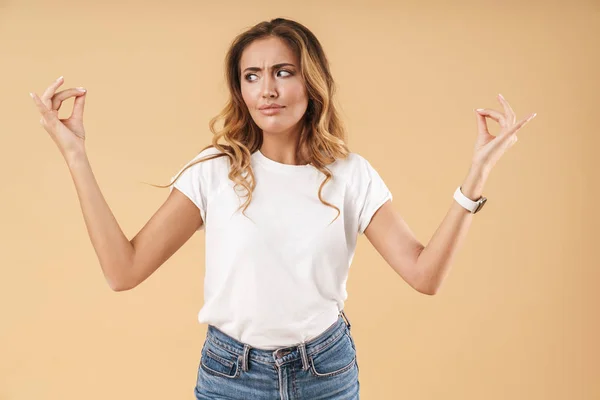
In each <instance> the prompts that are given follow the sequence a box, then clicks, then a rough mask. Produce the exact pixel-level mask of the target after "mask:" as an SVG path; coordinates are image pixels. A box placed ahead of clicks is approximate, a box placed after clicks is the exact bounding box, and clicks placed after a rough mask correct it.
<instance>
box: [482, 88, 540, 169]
mask: <svg viewBox="0 0 600 400" xmlns="http://www.w3.org/2000/svg"><path fill="white" fill-rule="evenodd" d="M498 101H499V102H500V104H502V106H503V107H504V113H501V112H500V111H496V110H492V109H488V108H478V109H477V110H475V112H476V113H477V127H478V131H479V133H478V135H477V141H476V143H475V153H474V154H473V161H472V163H473V166H474V167H478V168H483V169H484V170H486V171H489V170H490V169H491V168H492V167H493V166H494V165H495V164H496V162H497V161H498V160H499V159H500V157H502V155H503V154H504V152H505V151H506V150H507V149H509V148H510V147H512V145H513V144H515V142H516V141H517V131H518V130H519V129H521V127H522V126H523V125H525V124H526V123H527V122H529V121H531V119H532V118H533V117H535V116H536V115H537V114H536V113H533V114H531V115H528V116H527V117H526V118H524V119H522V120H521V121H519V122H517V123H515V121H516V117H515V113H514V112H513V110H512V108H510V105H509V104H508V102H507V101H506V100H505V99H504V98H503V97H502V95H498ZM486 117H488V118H491V119H493V120H494V121H496V122H498V123H499V124H500V128H501V129H500V132H499V133H498V135H497V136H492V135H490V133H489V131H488V127H487V123H486Z"/></svg>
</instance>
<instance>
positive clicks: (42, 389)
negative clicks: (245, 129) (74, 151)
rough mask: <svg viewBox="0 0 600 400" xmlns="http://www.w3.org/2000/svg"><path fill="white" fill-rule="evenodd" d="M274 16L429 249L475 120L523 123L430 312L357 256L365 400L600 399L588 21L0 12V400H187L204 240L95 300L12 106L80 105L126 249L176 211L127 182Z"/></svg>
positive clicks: (155, 172)
mask: <svg viewBox="0 0 600 400" xmlns="http://www.w3.org/2000/svg"><path fill="white" fill-rule="evenodd" d="M276 17H285V18H291V19H294V20H296V21H298V22H301V23H303V24H305V25H306V26H307V27H308V28H309V29H311V30H312V31H313V32H314V33H315V34H316V36H317V37H318V38H319V40H320V41H321V43H322V45H323V47H324V49H325V52H326V54H327V56H328V57H329V60H330V63H331V70H332V73H333V76H334V79H335V80H336V82H337V85H338V96H337V98H336V102H337V104H338V105H339V107H340V110H341V113H342V117H343V119H344V122H345V123H346V126H347V127H348V132H349V146H350V149H351V151H354V152H357V153H359V154H361V155H362V156H364V157H365V158H366V159H367V160H369V161H370V162H371V164H372V165H373V166H374V167H375V168H376V169H377V171H378V172H379V173H380V175H381V176H382V177H383V179H384V180H385V182H386V183H387V184H388V186H389V187H390V189H391V191H392V193H393V195H394V200H393V205H394V208H395V209H396V210H398V212H400V213H401V215H402V216H403V217H404V219H405V220H406V221H407V223H408V224H409V226H410V227H411V229H412V230H413V231H414V233H415V234H416V235H417V236H418V238H419V240H421V242H422V243H424V244H427V242H428V240H429V239H430V237H431V235H432V234H433V233H434V232H435V230H436V229H437V227H438V226H439V224H440V223H441V221H442V219H443V217H444V216H445V215H446V212H447V211H448V209H449V207H450V206H451V205H452V202H453V201H454V200H453V199H452V194H453V192H454V190H455V189H456V187H458V185H459V184H461V183H462V182H463V180H464V178H465V176H466V174H467V171H468V168H469V166H470V161H471V156H472V152H473V145H474V143H475V138H476V134H477V133H476V132H477V125H476V117H475V114H474V112H473V108H480V107H481V108H495V109H497V110H502V108H501V105H500V103H499V102H498V101H497V100H496V95H497V94H498V93H502V94H503V95H504V97H505V98H506V99H507V100H508V102H509V103H510V104H511V106H512V107H513V109H514V110H515V112H516V114H517V118H518V119H521V118H523V117H524V116H526V115H527V114H529V113H531V112H537V113H538V115H537V117H536V118H534V119H533V120H532V121H531V122H530V123H529V124H527V125H526V126H525V127H524V128H523V129H522V130H521V131H520V132H519V134H518V137H519V141H518V143H517V144H515V146H513V147H512V148H511V149H509V150H508V152H507V153H506V154H505V155H504V157H503V158H502V159H501V160H500V161H499V162H498V164H496V166H495V168H494V169H493V170H492V173H491V174H490V176H489V179H488V180H487V183H486V185H485V187H484V195H485V196H486V197H488V203H487V204H486V206H485V208H484V209H483V210H482V211H481V212H480V213H478V214H476V215H474V216H473V217H474V221H473V223H472V225H471V229H470V231H469V233H468V235H467V237H466V240H465V242H464V246H463V247H462V248H461V249H460V250H459V253H458V254H457V257H456V259H455V262H454V263H453V265H452V268H451V271H450V274H449V276H448V278H447V279H446V280H445V281H444V283H443V285H442V287H441V290H440V291H439V292H438V294H437V295H435V296H426V295H423V294H420V293H418V292H417V291H415V290H414V289H412V288H411V287H410V286H409V285H408V284H406V283H405V282H404V281H403V280H402V279H401V277H400V276H398V275H397V274H396V273H395V272H394V271H393V270H392V269H391V268H390V267H389V266H388V265H387V264H386V262H385V261H384V260H383V258H381V256H380V255H379V254H378V253H377V252H376V250H375V249H374V248H373V247H372V245H371V244H370V242H369V241H368V239H366V237H365V236H363V237H361V238H360V239H359V243H358V246H357V250H356V256H355V258H354V262H353V264H352V267H351V269H350V278H349V282H348V293H349V298H348V300H347V302H346V312H347V315H348V318H349V319H350V321H351V323H352V332H353V335H354V337H355V340H356V344H357V352H358V362H359V366H360V383H361V398H363V399H366V400H371V399H377V400H378V399H415V400H416V399H419V400H429V399H431V400H433V399H436V400H437V399H442V398H443V399H461V400H465V399H487V400H496V399H497V400H500V399H502V400H504V399H527V400H534V399H543V400H554V399H586V400H592V399H598V398H600V381H599V380H598V379H597V378H598V374H599V367H600V365H599V364H600V345H599V344H598V337H600V316H599V312H598V303H599V300H600V295H599V294H598V291H597V286H598V282H599V281H600V262H599V259H598V251H597V249H598V245H597V243H596V242H597V240H598V239H599V236H600V235H599V234H598V231H597V227H598V225H599V222H600V219H599V212H598V207H597V202H598V195H599V194H600V193H599V190H598V176H597V171H598V170H600V168H599V167H600V162H599V161H598V158H599V157H598V150H599V149H600V146H599V144H600V141H599V140H598V128H597V126H598V124H597V122H596V117H597V115H598V111H599V105H600V104H599V102H598V98H599V97H598V92H599V89H600V85H599V79H598V71H599V67H600V65H599V64H600V63H599V59H600V57H599V49H600V45H599V43H598V38H599V37H600V6H599V3H598V2H597V1H591V0H589V1H572V2H568V3H567V2H564V1H563V2H559V1H545V2H542V1H535V2H525V4H522V2H518V1H516V0H511V1H502V2H496V1H455V2H451V3H450V2H444V1H420V2H417V1H411V2H402V1H397V2H394V1H383V0H371V1H329V2H321V1H298V2H276V1H257V2H241V1H239V2H234V1H220V2H217V1H213V2H204V1H182V0H171V1H168V2H159V1H126V0H125V1H119V2H92V1H87V2H86V1H69V2H67V1H51V2H49V1H16V0H15V1H6V0H0V70H1V72H2V74H1V80H2V83H1V84H0V88H1V95H0V116H1V118H0V135H1V136H0V140H1V143H0V152H1V154H0V175H1V176H0V178H1V180H2V185H1V186H0V191H1V196H0V201H1V207H0V210H1V212H2V215H1V218H0V227H1V228H0V246H1V251H0V265H1V266H0V314H1V320H0V399H1V400H26V399H45V400H53V399H60V400H67V399H84V398H85V399H87V400H95V399H107V398H110V399H115V400H121V399H122V400H125V399H146V400H151V399H190V400H191V399H193V388H194V385H195V380H196V373H197V368H198V363H199V360H200V350H201V347H202V344H203V341H204V339H205V334H206V328H207V326H206V325H203V324H202V325H201V324H199V323H198V322H197V313H198V310H199V309H200V307H201V306H202V301H203V300H202V299H203V291H202V288H203V277H204V232H198V233H196V234H195V235H194V236H193V237H192V238H191V239H190V241H189V242H187V243H186V244H185V245H184V246H183V247H182V248H181V249H180V250H179V251H178V252H177V253H176V254H175V255H174V256H173V257H171V258H170V259H169V260H168V261H167V262H166V263H165V264H164V265H163V266H162V267H161V268H159V269H158V270H157V271H156V272H155V273H154V274H153V275H152V276H150V277H149V278H148V279H147V280H146V281H145V282H143V283H142V284H141V285H140V286H138V287H137V288H135V289H134V290H131V291H127V292H119V293H117V292H113V291H111V290H110V288H109V286H108V285H107V283H106V281H105V279H104V277H103V275H102V271H101V268H100V265H99V263H98V260H97V258H96V255H95V252H94V249H93V247H92V245H91V242H90V240H89V237H88V235H87V231H86V228H85V224H84V221H83V217H82V214H81V209H80V206H79V202H78V199H77V196H76V192H75V187H74V185H73V182H72V180H71V176H70V174H69V171H68V168H67V166H66V163H65V162H64V160H63V159H62V157H61V155H60V153H59V151H58V149H57V148H56V146H55V144H54V142H53V141H52V140H51V139H50V137H49V135H48V134H47V133H46V132H45V131H44V129H43V128H42V127H41V126H40V124H39V114H38V111H37V109H36V108H35V106H34V103H33V101H32V100H31V98H30V97H29V94H28V93H29V92H30V91H35V92H36V93H38V95H41V94H42V93H43V91H44V89H45V88H46V87H47V86H48V85H49V84H50V83H51V82H52V81H53V80H54V79H56V78H58V77H59V76H61V75H64V77H65V83H64V84H63V86H62V87H61V88H63V89H64V88H69V87H76V86H83V87H85V88H87V89H88V94H87V101H86V109H85V127H86V133H87V139H86V143H87V150H88V154H89V158H90V161H91V164H92V168H93V171H94V173H95V176H96V179H97V180H98V182H99V185H100V187H101V189H102V193H103V194H104V196H105V198H106V200H107V202H108V204H109V205H110V207H111V210H112V211H113V213H114V215H115V217H116V218H117V220H118V222H119V224H120V226H121V227H122V229H123V231H124V232H125V234H126V235H127V236H128V237H129V238H132V237H133V236H134V235H135V234H136V233H137V232H138V231H139V230H140V229H141V228H142V226H143V225H144V224H145V223H146V222H147V221H148V219H149V218H150V217H151V216H152V214H153V213H154V212H155V211H156V210H157V209H158V208H159V206H160V205H161V204H162V202H163V201H164V200H165V199H166V198H167V196H168V189H158V188H154V187H151V186H148V185H145V184H143V183H141V182H150V183H155V184H168V183H169V180H170V178H171V177H172V176H173V175H175V173H176V172H177V171H179V169H180V168H182V167H183V166H184V165H185V163H187V162H188V161H189V160H190V159H191V158H192V157H193V156H195V155H196V154H197V153H198V152H199V151H200V149H201V148H203V147H204V146H206V145H208V144H209V143H210V139H211V137H212V134H211V133H210V131H209V129H208V121H209V119H210V118H211V117H213V116H214V115H216V114H217V113H218V112H219V111H220V110H221V107H222V106H223V105H224V104H225V99H226V98H227V95H228V94H227V88H226V87H225V84H224V77H223V70H224V56H225V53H226V51H227V49H228V47H229V45H230V43H231V41H232V40H233V38H234V37H235V36H236V35H237V34H239V33H241V32H242V31H243V30H245V29H247V28H249V27H250V26H252V25H254V24H256V23H258V22H260V21H263V20H269V19H272V18H276ZM72 104H73V99H70V100H69V101H67V102H66V103H65V104H64V105H63V108H62V109H61V114H60V116H61V118H66V117H67V116H68V115H70V112H71V109H72ZM488 125H489V126H490V130H491V133H492V134H496V133H497V132H498V130H499V127H498V125H497V123H495V122H494V121H492V120H488Z"/></svg>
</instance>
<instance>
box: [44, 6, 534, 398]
mask: <svg viewBox="0 0 600 400" xmlns="http://www.w3.org/2000/svg"><path fill="white" fill-rule="evenodd" d="M226 78H227V83H228V86H229V90H230V93H231V98H230V100H229V103H228V104H227V105H226V107H225V108H224V110H223V111H222V112H221V114H220V115H218V116H217V117H215V118H214V119H213V120H212V121H211V122H210V129H211V131H212V132H213V133H214V134H215V136H214V137H213V141H212V145H211V146H208V147H206V148H204V149H203V150H202V151H201V152H200V153H199V154H198V155H197V156H196V157H194V159H193V160H191V162H189V163H188V164H187V165H186V166H185V167H184V168H183V169H182V170H181V171H180V172H179V173H178V174H177V175H176V176H175V177H174V179H172V182H171V185H173V186H171V185H167V186H161V187H168V186H171V193H170V195H169V197H168V198H167V200H166V201H165V203H164V204H163V205H162V206H161V208H160V209H159V210H158V211H157V212H156V214H155V215H154V216H153V217H152V218H151V219H150V221H149V222H148V223H147V224H146V225H145V226H144V227H143V228H142V230H141V231H140V232H139V233H138V234H137V235H136V236H135V237H134V238H133V239H132V240H131V241H129V240H128V239H127V238H126V237H125V236H124V235H123V233H122V232H121V230H120V228H119V225H118V224H117V222H116V220H115V218H114V217H113V215H112V213H111V212H110V209H109V208H108V205H107V204H106V202H105V201H104V198H103V197H102V194H101V193H100V190H99V188H98V186H97V184H96V182H95V180H94V177H93V174H92V171H91V168H90V166H89V163H88V160H87V157H86V155H85V146H84V140H85V131H84V128H83V107H84V102H85V91H82V92H78V91H77V89H68V90H64V91H62V92H58V93H55V91H56V90H57V88H58V87H59V86H60V85H61V84H62V77H61V78H59V80H58V81H57V82H55V83H53V84H52V85H51V86H50V87H49V88H48V89H47V90H46V92H44V95H43V96H42V97H41V98H38V97H37V96H35V95H32V97H33V98H34V100H35V102H36V104H37V106H38V109H39V110H40V112H41V114H42V119H41V122H42V124H43V125H44V127H45V129H46V130H47V131H48V132H49V133H50V134H51V136H52V138H53V139H54V140H55V141H56V143H57V144H58V146H59V148H60V150H61V153H62V154H63V156H64V157H65V160H66V161H67V163H68V165H69V168H70V170H71V173H72V176H73V179H74V182H75V184H76V187H77V192H78V194H79V198H80V202H81V206H82V210H83V214H84V218H85V222H86V225H87V227H88V232H89V234H90V238H91V240H92V243H93V245H94V248H95V249H96V252H97V255H98V258H99V260H100V264H101V267H102V269H103V272H104V275H105V277H106V279H107V281H108V283H109V285H110V286H111V288H113V289H114V290H128V289H131V288H134V287H135V286H137V285H139V284H140V283H141V282H143V281H144V280H145V279H146V278H147V277H148V276H150V275H151V274H152V273H153V272H154V271H155V270H156V269H157V268H158V267H159V266H160V265H162V264H163V263H164V262H165V261H166V260H167V259H168V258H169V257H170V256H171V255H172V254H173V253H175V251H177V249H179V248H180V247H181V246H182V245H183V244H184V243H185V242H186V241H187V240H188V239H189V238H190V237H191V235H192V234H193V233H194V232H195V231H197V230H201V229H205V233H206V277H205V287H204V291H205V293H204V295H205V302H204V305H203V307H202V309H201V310H200V312H199V314H198V320H199V321H200V322H202V323H207V324H208V330H207V336H206V339H205V342H204V345H203V348H202V353H201V358H200V365H199V368H198V375H197V382H196V387H195V390H194V393H195V395H196V398H198V399H217V398H218V399H258V400H260V399H274V398H281V399H289V398H294V399H358V398H359V386H360V385H359V380H358V363H357V357H356V348H355V343H354V340H353V338H352V335H351V333H350V322H349V321H348V319H347V318H346V315H345V313H344V312H343V306H344V301H345V300H346V298H347V293H346V288H345V284H346V279H347V277H348V268H349V267H350V264H351V262H352V258H353V256H354V251H355V247H356V241H357V236H358V235H360V234H363V233H364V234H366V235H367V237H368V239H369V240H370V242H371V243H372V244H373V245H374V246H375V248H376V249H377V250H378V251H379V253H380V254H381V255H382V256H383V257H384V259H386V260H387V261H388V262H389V264H390V266H391V267H392V268H394V270H395V271H396V272H397V273H398V274H399V275H401V276H402V278H403V279H404V280H405V281H406V282H408V283H409V284H410V285H411V286H412V287H413V288H415V289H416V290H418V291H420V292H422V293H426V294H433V293H435V291H436V290H437V288H438V287H439V284H440V283H441V279H442V277H443V275H444V274H445V273H446V270H445V269H446V268H447V266H448V264H449V262H447V261H448V260H449V259H450V258H451V257H452V253H453V252H454V251H455V250H456V248H457V247H458V243H459V242H460V240H457V239H460V237H459V238H456V237H453V235H455V236H456V235H457V234H456V233H454V232H453V230H452V229H449V228H451V226H452V227H457V226H458V227H460V226H461V225H462V226H466V224H467V223H469V222H470V219H468V218H469V216H470V215H472V214H473V213H475V212H477V211H478V210H479V209H481V206H482V205H483V204H484V203H485V198H483V197H482V196H480V194H478V193H477V192H478V191H480V190H481V187H482V182H483V181H482V180H483V178H484V177H486V176H487V175H486V173H487V172H488V171H489V168H490V167H491V166H492V165H493V164H494V163H495V161H496V160H497V158H498V157H499V155H500V154H501V151H500V150H499V149H500V147H501V145H499V144H498V143H500V141H494V142H495V143H492V144H490V145H488V143H491V142H492V140H493V139H494V137H492V136H490V135H489V133H487V130H486V129H484V127H485V115H489V116H490V117H491V118H494V119H496V120H499V119H502V122H505V120H508V119H512V118H514V114H511V112H512V110H510V108H509V106H508V104H507V103H505V102H504V103H503V104H504V105H505V110H506V111H507V113H506V114H507V115H506V116H505V115H502V114H500V113H498V112H496V111H493V110H487V111H485V110H484V111H483V112H481V113H480V114H478V121H479V124H480V125H479V127H480V138H479V140H478V144H477V145H476V150H477V151H476V154H475V156H474V158H473V167H472V169H471V171H470V174H469V176H468V178H467V180H466V181H465V182H464V183H463V185H462V191H461V190H460V188H459V189H457V192H456V193H455V199H456V200H457V202H456V203H455V204H453V208H452V209H451V211H450V213H451V214H450V215H451V217H450V218H447V219H446V220H445V221H444V223H445V224H449V226H448V227H446V229H444V230H443V231H444V232H442V233H441V234H439V235H437V238H435V239H432V241H431V242H430V244H429V245H428V246H427V250H426V248H425V246H423V245H422V244H421V243H420V242H419V241H418V240H417V239H416V238H415V236H414V235H413V234H412V232H411V231H410V229H409V228H408V226H407V225H406V223H405V222H404V221H403V220H402V218H401V217H400V216H399V215H398V214H397V213H396V212H395V211H394V210H393V209H392V208H391V200H392V194H391V193H390V191H389V190H388V188H387V186H386V185H385V183H384V182H383V180H382V179H381V177H380V176H379V174H378V173H377V172H376V171H375V169H374V168H373V167H372V166H371V164H370V163H369V162H368V161H367V160H365V159H364V158H363V157H361V156H359V155H358V154H356V153H352V152H350V151H349V150H348V146H347V144H346V138H345V132H344V129H343V127H342V124H341V121H340V118H339V116H338V112H337V111H336V108H335V106H334V105H333V96H334V81H333V79H332V77H331V74H330V70H329V64H328V61H327V58H326V57H325V54H324V52H323V49H322V47H321V45H320V43H319V41H318V40H317V38H316V37H315V36H314V35H313V34H312V33H311V32H310V31H309V30H308V29H307V28H306V27H304V26H303V25H301V24H299V23H297V22H294V21H290V20H286V19H282V18H278V19H274V20H272V21H268V22H267V21H265V22H261V23H259V24H257V25H256V26H254V27H252V28H251V29H249V30H248V31H246V32H244V33H242V34H240V35H239V36H238V37H237V38H236V39H235V40H234V41H233V43H232V45H231V48H230V49H229V52H228V54H227V57H226ZM72 96H75V97H76V99H75V104H74V112H73V115H72V116H71V118H69V119H65V120H58V117H57V114H58V109H59V107H60V104H61V102H62V101H64V100H65V99H67V98H69V97H72ZM220 119H222V120H223V121H224V123H223V127H222V129H221V130H219V131H217V130H216V129H215V123H216V122H217V120H220ZM524 122H526V121H523V122H521V123H520V124H516V125H515V124H514V121H513V122H512V124H511V125H510V127H509V128H510V129H509V131H510V132H509V131H507V132H508V133H505V135H504V136H503V138H502V140H503V141H502V143H510V144H512V143H513V141H514V140H515V139H513V137H515V136H514V132H516V130H517V129H518V128H519V127H520V126H521V125H522V124H523V123H524ZM507 126H508V125H507ZM507 138H508V139H507ZM515 138H516V137H515ZM220 139H222V140H223V141H224V143H218V141H219V140H220ZM507 140H508V141H507ZM503 146H504V148H506V147H507V145H503ZM173 188H176V189H177V190H173ZM239 189H242V190H241V191H240V190H239ZM242 194H245V195H244V196H242ZM467 196H469V197H471V198H474V199H478V200H477V201H473V200H471V199H469V198H468V197H467ZM242 197H245V198H246V200H245V201H244V202H243V203H242V201H241V199H242ZM465 209H466V210H467V211H465ZM469 211H470V212H469ZM367 227H368V228H367ZM455 231H456V230H455ZM464 231H465V230H463V232H464ZM442 250H443V251H442ZM417 261H419V264H418V266H417Z"/></svg>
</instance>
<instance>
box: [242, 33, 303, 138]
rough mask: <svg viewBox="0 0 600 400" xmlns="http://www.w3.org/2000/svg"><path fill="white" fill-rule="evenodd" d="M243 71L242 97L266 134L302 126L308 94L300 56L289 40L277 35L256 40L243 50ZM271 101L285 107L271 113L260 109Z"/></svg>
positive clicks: (289, 130)
mask: <svg viewBox="0 0 600 400" xmlns="http://www.w3.org/2000/svg"><path fill="white" fill-rule="evenodd" d="M278 64H286V65H278ZM274 66H275V67H274ZM273 67H274V68H273ZM240 71H241V77H240V81H241V89H242V97H243V99H244V102H245V103H246V106H247V107H248V110H249V111H250V115H251V116H252V119H253V120H254V122H255V123H256V125H258V127H259V128H260V129H262V131H263V134H281V133H294V132H296V129H298V130H299V127H300V126H301V124H299V123H300V122H301V120H302V117H303V116H304V113H305V112H306V108H307V106H308V97H307V93H306V88H305V85H304V79H303V78H302V76H301V75H300V65H299V60H298V58H297V56H296V55H295V54H294V52H293V51H292V50H291V49H290V48H289V47H288V46H287V44H286V43H285V42H284V41H283V40H281V39H279V38H277V37H269V38H265V39H258V40H255V41H254V42H252V43H251V44H250V45H248V47H246V49H244V51H243V53H242V57H241V59H240ZM269 104H279V105H281V106H282V107H283V108H280V109H278V110H271V112H270V113H263V112H262V111H261V110H260V109H259V108H260V107H262V106H265V105H269Z"/></svg>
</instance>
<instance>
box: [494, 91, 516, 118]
mask: <svg viewBox="0 0 600 400" xmlns="http://www.w3.org/2000/svg"><path fill="white" fill-rule="evenodd" d="M498 100H499V101H500V104H502V107H504V115H505V117H506V121H507V122H508V123H510V124H511V125H512V124H514V123H515V121H516V120H517V117H516V116H515V112H514V111H513V110H512V108H511V107H510V104H508V101H506V99H505V98H504V97H503V96H502V94H500V93H498Z"/></svg>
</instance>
